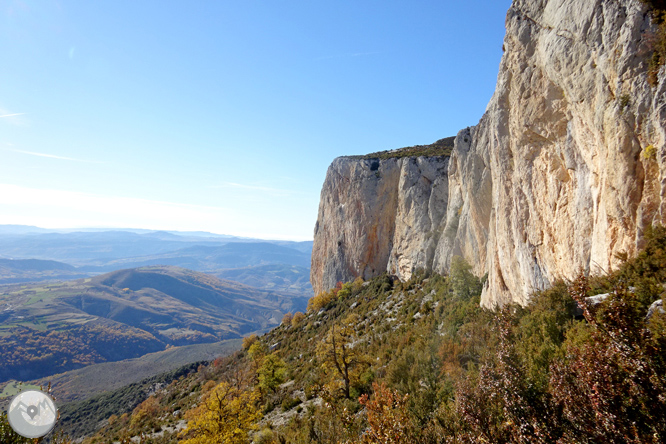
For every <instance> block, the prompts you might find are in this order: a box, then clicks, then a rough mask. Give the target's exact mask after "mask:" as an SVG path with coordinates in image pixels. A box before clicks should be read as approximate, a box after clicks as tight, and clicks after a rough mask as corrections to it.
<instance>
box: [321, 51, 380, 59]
mask: <svg viewBox="0 0 666 444" xmlns="http://www.w3.org/2000/svg"><path fill="white" fill-rule="evenodd" d="M385 53H386V51H372V52H348V53H345V54H336V55H328V56H321V57H315V58H314V60H330V59H341V58H345V57H363V56H369V55H375V54H385Z"/></svg>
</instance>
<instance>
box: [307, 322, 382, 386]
mask: <svg viewBox="0 0 666 444" xmlns="http://www.w3.org/2000/svg"><path fill="white" fill-rule="evenodd" d="M358 322H359V319H358V316H357V315H356V314H351V315H350V316H348V317H347V318H346V319H345V320H344V321H343V322H341V323H340V324H333V326H331V329H330V330H329V331H328V333H327V335H326V337H325V338H324V340H323V341H322V342H321V344H320V345H319V347H318V352H317V355H318V358H319V361H320V362H321V366H322V369H323V370H324V372H325V373H326V374H327V375H329V377H331V380H330V382H329V383H328V384H327V385H328V386H329V388H330V389H331V392H335V391H339V392H341V393H342V395H343V396H344V397H345V398H350V397H351V387H352V386H354V385H355V384H356V383H358V382H359V379H360V375H361V373H363V371H364V370H365V369H367V368H368V365H369V362H368V357H367V356H366V355H365V354H364V353H363V352H362V350H361V349H360V347H354V345H355V341H356V340H357V339H358V338H357V336H356V332H355V331H354V326H355V325H357V324H358Z"/></svg>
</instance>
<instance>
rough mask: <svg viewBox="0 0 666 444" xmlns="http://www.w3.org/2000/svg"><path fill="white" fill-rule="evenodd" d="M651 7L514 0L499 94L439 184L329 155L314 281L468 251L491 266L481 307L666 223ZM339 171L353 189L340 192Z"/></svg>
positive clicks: (662, 83) (480, 266)
mask: <svg viewBox="0 0 666 444" xmlns="http://www.w3.org/2000/svg"><path fill="white" fill-rule="evenodd" d="M646 8H647V7H646V6H645V5H644V4H643V3H641V2H639V1H638V0H606V1H602V0H514V2H513V4H512V5H511V8H510V9H509V12H508V14H507V18H506V28H507V33H506V37H505V39H504V48H505V53H504V56H503V58H502V61H501V64H500V70H499V75H498V81H497V87H496V90H495V94H494V95H493V97H492V99H491V101H490V103H489V104H488V107H487V110H486V113H485V114H484V116H483V118H482V119H481V121H480V122H479V123H478V125H477V126H476V127H473V128H468V129H466V130H463V131H461V132H460V133H459V134H458V137H457V138H456V142H455V148H454V150H453V153H452V155H451V157H450V159H449V161H448V163H447V164H446V165H447V168H436V169H435V170H437V171H441V173H439V174H440V175H439V176H437V177H434V180H433V179H432V178H431V177H432V176H428V179H427V180H429V181H432V183H433V184H435V183H437V185H436V186H435V185H433V187H432V188H431V190H430V191H428V190H427V187H426V186H425V183H426V181H425V177H426V176H425V175H424V176H423V177H424V180H423V181H422V183H423V185H418V186H416V188H414V187H409V186H407V187H404V188H401V187H400V186H399V185H398V184H397V181H398V178H397V177H396V178H395V179H391V180H390V181H389V180H386V181H384V182H382V180H381V177H380V178H377V179H378V180H374V179H372V178H371V177H370V180H369V181H368V180H366V179H367V178H368V174H365V173H363V174H360V175H356V174H357V173H361V172H362V171H365V170H364V169H363V168H362V167H361V166H360V164H359V161H358V160H353V159H348V160H345V159H337V160H336V161H335V162H334V163H333V165H332V166H331V169H329V174H328V176H327V179H326V183H325V184H324V189H323V190H322V202H321V206H320V211H319V218H318V222H317V229H316V230H315V248H314V250H313V263H312V265H313V266H312V281H313V285H314V286H315V291H321V290H323V289H326V288H327V287H330V286H331V283H333V284H334V283H335V282H333V281H336V280H345V279H349V278H351V277H353V276H356V275H360V276H363V277H369V276H370V275H373V274H374V273H379V272H383V271H385V270H388V271H390V272H393V273H395V274H397V275H398V276H400V277H401V278H407V277H408V276H409V273H410V270H413V269H415V268H420V267H424V268H430V269H433V270H436V271H439V272H445V271H446V270H447V268H448V264H449V263H450V259H451V257H452V256H453V255H454V254H459V255H462V256H463V257H465V258H466V259H467V261H468V262H469V263H470V264H472V265H473V267H474V270H475V272H476V273H477V274H478V275H484V274H487V276H488V279H487V281H486V285H485V287H484V291H483V295H482V303H483V304H485V305H495V304H499V303H504V302H508V301H511V300H513V301H517V302H520V303H525V302H526V301H527V297H528V296H529V294H530V293H531V292H532V291H534V290H539V289H543V288H545V287H547V286H548V285H550V283H551V282H552V281H553V280H554V279H556V278H559V277H565V278H567V277H572V276H574V275H575V274H576V273H577V272H578V271H579V270H581V269H583V270H589V271H591V272H599V271H601V270H608V269H610V268H612V267H613V266H614V265H615V264H616V261H617V259H616V256H617V254H618V253H627V254H629V255H632V254H633V253H635V252H636V250H637V248H639V247H640V246H641V243H642V238H643V231H644V229H645V227H646V226H648V225H649V224H652V223H655V222H660V223H663V222H664V220H665V219H666V147H665V145H666V72H665V70H664V68H662V70H661V71H660V73H659V76H658V83H657V84H656V85H650V84H649V83H648V79H647V69H648V58H649V53H650V49H649V47H648V42H649V40H650V39H649V37H646V36H649V33H650V30H651V26H652V25H651V23H650V18H649V16H648V14H646ZM418 162H421V164H428V165H429V164H430V162H431V161H429V160H427V159H422V160H420V161H419V160H418V159H400V160H399V161H398V160H395V161H394V162H393V163H394V164H395V167H394V169H395V170H396V171H398V170H399V171H401V172H400V173H399V174H398V175H397V176H398V177H400V178H402V176H403V173H402V169H403V167H404V166H405V165H410V164H411V165H416V164H418ZM440 162H441V163H442V164H445V163H446V162H445V161H444V160H440ZM389 163H391V162H390V160H385V161H381V162H379V167H380V169H381V168H384V169H386V171H387V173H388V170H390V169H391V168H389V166H388V165H389ZM343 165H345V166H344V167H343ZM380 176H381V174H380ZM337 177H339V178H340V180H341V181H345V180H346V181H348V182H349V183H352V182H353V183H355V185H354V187H353V189H354V190H355V191H354V192H345V191H342V190H339V189H338V188H337V186H338V185H336V184H338V182H336V181H337V180H338V179H336V178H337ZM391 177H393V176H391ZM343 178H344V179H343ZM386 179H388V176H387V177H386ZM438 179H439V181H438ZM417 182H418V181H417ZM444 182H446V184H445V183H444ZM380 183H381V184H383V185H380ZM366 187H367V188H366ZM444 189H446V190H447V196H446V197H444V196H443V195H442V194H443V192H442V191H443V190H444ZM349 190H352V188H349ZM417 190H418V191H417ZM383 192H387V193H388V194H387V195H386V196H384V195H383V194H380V193H383ZM405 192H406V193H407V194H409V193H411V194H410V196H412V197H413V196H417V195H419V196H421V197H420V199H421V200H418V201H416V200H414V199H411V198H407V195H406V194H404V193H405ZM334 195H337V197H333V196H334ZM366 197H367V199H366ZM357 199H358V201H357ZM401 199H403V200H405V201H408V200H409V201H410V204H409V206H404V207H401V206H400V202H401ZM424 199H425V200H424ZM334 201H335V202H334ZM331 204H334V206H330V205H331ZM335 205H337V209H336V207H335ZM375 205H379V207H375ZM347 206H356V207H358V208H361V210H359V211H358V213H357V214H358V217H357V216H354V217H353V218H350V217H346V218H345V217H344V216H340V215H339V214H338V213H339V211H340V210H339V208H340V207H347ZM406 208H409V209H410V210H411V213H409V212H407V213H405V209H406ZM336 212H337V213H336ZM407 214H409V215H408V216H407ZM442 214H444V215H443V216H441V215H442ZM401 221H402V222H401ZM416 221H418V222H416ZM375 226H376V229H375ZM350 233H358V235H356V236H351V234H350ZM366 233H367V234H366ZM371 233H374V234H371ZM350 236H351V237H350ZM364 236H365V237H364ZM372 236H374V238H373V241H372V242H369V243H365V244H364V243H363V242H359V243H355V244H354V245H351V244H350V243H349V242H347V243H345V241H351V242H356V240H357V239H366V237H367V238H368V239H370V238H372ZM333 238H336V242H341V243H339V244H337V243H336V248H331V244H330V241H331V239H333ZM338 238H339V239H338ZM364 242H366V241H364ZM373 242H374V243H373ZM370 245H371V246H372V249H371V250H369V251H366V250H365V247H366V246H370ZM369 264H372V265H371V266H370V267H369V266H368V265H369ZM372 270H374V271H372Z"/></svg>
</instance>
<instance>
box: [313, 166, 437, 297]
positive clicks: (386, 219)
mask: <svg viewBox="0 0 666 444" xmlns="http://www.w3.org/2000/svg"><path fill="white" fill-rule="evenodd" d="M447 166H448V158H447V157H405V158H400V159H398V158H392V159H385V160H380V159H358V158H352V157H340V158H337V159H335V160H334V161H333V163H332V164H331V166H330V167H329V169H328V172H327V174H326V180H325V181H324V186H323V188H322V191H321V201H320V204H319V215H318V217H317V224H316V226H315V236H314V245H313V248H312V271H311V279H310V280H311V282H312V285H313V287H314V289H315V294H316V293H319V292H321V291H323V290H327V289H329V288H332V287H334V286H335V284H336V283H337V282H339V281H342V282H346V281H350V280H353V279H354V278H356V277H358V276H361V277H362V278H364V279H368V278H371V277H373V276H377V275H379V274H381V273H383V272H385V271H387V270H388V271H390V272H391V273H393V274H395V275H398V276H399V277H400V278H402V279H408V278H409V277H410V276H411V273H412V271H413V270H414V269H415V268H428V267H432V261H433V257H434V255H435V248H436V245H437V240H438V236H439V233H438V232H437V227H439V225H440V224H441V220H442V218H443V217H444V216H445V214H446V201H447V195H448V181H447V174H446V170H447Z"/></svg>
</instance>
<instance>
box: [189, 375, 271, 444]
mask: <svg viewBox="0 0 666 444" xmlns="http://www.w3.org/2000/svg"><path fill="white" fill-rule="evenodd" d="M258 400H259V393H257V392H256V391H243V390H239V389H238V388H236V387H233V386H231V385H229V384H227V383H226V382H222V383H220V384H218V385H217V386H215V387H214V388H213V389H212V390H211V391H210V392H208V393H206V394H205V395H204V396H203V398H202V400H201V403H200V404H199V405H198V406H197V407H195V408H193V409H192V410H189V411H188V412H187V413H186V415H185V418H186V419H188V424H187V429H185V430H183V431H182V432H181V438H183V439H182V440H181V441H180V444H241V443H246V442H248V440H249V439H248V433H249V431H250V430H251V429H252V428H253V427H254V425H255V423H256V422H257V420H258V419H259V418H260V417H261V412H260V410H259V406H258Z"/></svg>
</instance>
